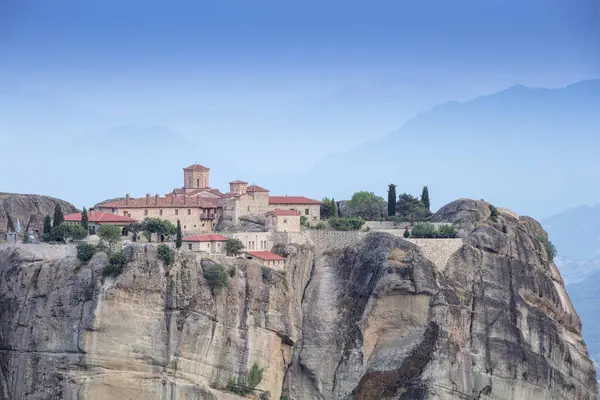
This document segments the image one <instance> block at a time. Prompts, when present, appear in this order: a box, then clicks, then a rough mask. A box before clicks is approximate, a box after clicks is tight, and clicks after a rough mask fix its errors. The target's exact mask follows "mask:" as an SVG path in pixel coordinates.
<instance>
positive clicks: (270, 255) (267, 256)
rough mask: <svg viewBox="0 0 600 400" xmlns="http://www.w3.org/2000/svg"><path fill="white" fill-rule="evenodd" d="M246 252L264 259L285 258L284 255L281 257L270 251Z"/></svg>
mask: <svg viewBox="0 0 600 400" xmlns="http://www.w3.org/2000/svg"><path fill="white" fill-rule="evenodd" d="M246 254H250V255H251V256H253V257H256V258H260V259H261V260H264V261H279V260H285V257H281V256H280V255H277V254H275V253H271V252H270V251H247V252H246Z"/></svg>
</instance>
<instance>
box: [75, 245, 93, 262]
mask: <svg viewBox="0 0 600 400" xmlns="http://www.w3.org/2000/svg"><path fill="white" fill-rule="evenodd" d="M94 253H96V247H95V246H94V245H93V244H89V243H79V244H78V245H77V258H78V259H80V260H81V261H90V260H91V259H92V257H93V256H94Z"/></svg>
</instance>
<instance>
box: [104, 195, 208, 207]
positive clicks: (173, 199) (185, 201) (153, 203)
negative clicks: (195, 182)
mask: <svg viewBox="0 0 600 400" xmlns="http://www.w3.org/2000/svg"><path fill="white" fill-rule="evenodd" d="M99 207H104V208H111V207H112V208H157V207H160V208H169V207H177V208H184V207H188V208H193V207H200V208H217V207H219V199H218V198H216V197H199V196H196V197H183V196H182V197H177V196H169V197H159V198H158V199H157V198H156V197H155V196H150V198H146V197H140V198H136V199H134V198H130V199H129V201H128V200H127V199H124V200H117V201H111V202H109V203H104V204H101V205H99Z"/></svg>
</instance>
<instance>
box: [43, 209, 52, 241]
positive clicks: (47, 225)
mask: <svg viewBox="0 0 600 400" xmlns="http://www.w3.org/2000/svg"><path fill="white" fill-rule="evenodd" d="M51 235H52V221H51V219H50V216H49V215H48V214H46V216H45V217H44V237H43V239H44V241H46V242H47V241H49V240H50V236H51Z"/></svg>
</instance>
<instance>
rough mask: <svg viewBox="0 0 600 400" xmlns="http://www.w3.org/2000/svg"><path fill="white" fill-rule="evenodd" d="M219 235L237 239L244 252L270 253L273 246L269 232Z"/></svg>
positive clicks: (225, 233)
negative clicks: (242, 245) (241, 244)
mask: <svg viewBox="0 0 600 400" xmlns="http://www.w3.org/2000/svg"><path fill="white" fill-rule="evenodd" d="M220 234H222V235H224V236H227V237H230V238H237V239H239V240H240V241H241V242H242V243H243V244H244V250H246V251H271V249H272V248H273V245H274V242H273V236H272V234H271V233H270V232H220Z"/></svg>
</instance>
